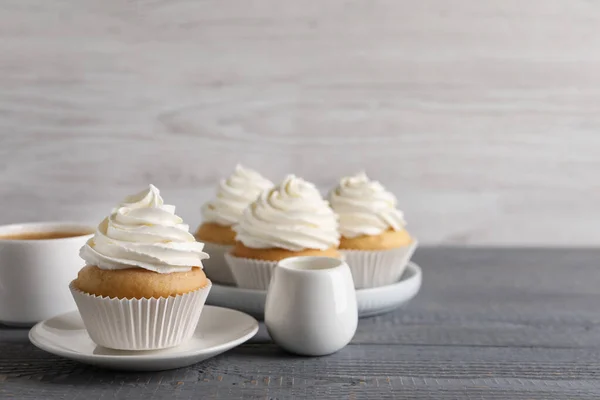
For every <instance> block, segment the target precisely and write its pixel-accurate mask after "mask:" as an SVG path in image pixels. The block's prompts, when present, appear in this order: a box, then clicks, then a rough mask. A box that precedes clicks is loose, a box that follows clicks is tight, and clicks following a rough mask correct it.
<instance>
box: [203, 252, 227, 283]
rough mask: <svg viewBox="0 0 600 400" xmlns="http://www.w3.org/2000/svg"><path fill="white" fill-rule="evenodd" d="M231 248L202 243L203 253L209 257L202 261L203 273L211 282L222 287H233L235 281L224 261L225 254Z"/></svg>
mask: <svg viewBox="0 0 600 400" xmlns="http://www.w3.org/2000/svg"><path fill="white" fill-rule="evenodd" d="M232 248H233V246H230V245H222V244H214V243H208V242H204V251H205V252H206V253H208V255H209V256H210V258H209V259H207V260H203V261H202V266H203V267H204V273H205V274H206V276H207V277H208V278H209V279H210V280H211V281H213V282H215V283H219V284H223V285H235V279H234V278H233V273H232V272H231V268H229V264H227V261H225V253H227V252H228V251H230V250H231V249H232Z"/></svg>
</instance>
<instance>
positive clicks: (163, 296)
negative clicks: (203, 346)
mask: <svg viewBox="0 0 600 400" xmlns="http://www.w3.org/2000/svg"><path fill="white" fill-rule="evenodd" d="M188 229H189V227H188V225H186V224H184V223H183V220H182V219H181V218H180V217H178V216H177V215H175V207H174V206H171V205H167V204H164V202H163V199H162V198H161V197H160V192H159V190H158V189H157V188H156V187H154V186H152V185H150V187H149V188H148V189H147V190H145V191H143V192H140V193H138V194H135V195H133V196H129V197H127V198H125V200H123V202H121V204H119V205H118V206H117V207H116V208H115V209H113V211H112V212H111V214H110V216H109V217H107V218H105V219H104V220H103V221H102V222H101V223H100V225H98V228H97V229H96V232H95V234H94V236H93V237H92V238H91V239H90V240H89V241H88V242H87V243H86V244H85V245H84V246H83V247H82V248H81V250H80V256H81V258H83V259H84V260H85V262H86V265H85V267H83V269H81V271H79V274H78V276H77V279H75V280H74V281H73V282H71V285H70V289H71V293H72V294H73V297H74V299H75V302H76V303H77V308H78V309H79V313H80V314H81V318H82V319H83V323H84V324H85V327H86V329H87V331H88V334H89V335H90V337H91V339H92V340H93V341H94V342H95V343H96V344H98V345H100V346H103V347H107V348H112V349H119V350H156V349H163V348H167V347H174V346H177V345H178V344H180V343H182V342H184V341H185V340H187V339H189V338H190V337H191V336H192V335H193V333H194V331H195V329H196V325H197V324H198V320H199V318H200V313H201V312H202V307H203V306H204V302H205V300H206V297H207V296H208V292H209V290H210V287H211V282H210V280H208V279H207V278H206V275H205V274H204V271H203V270H202V260H204V259H207V258H208V254H206V253H205V252H204V251H203V247H204V244H203V243H199V242H196V240H195V239H194V236H193V235H192V234H190V233H189V231H188Z"/></svg>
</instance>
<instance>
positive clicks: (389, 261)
mask: <svg viewBox="0 0 600 400" xmlns="http://www.w3.org/2000/svg"><path fill="white" fill-rule="evenodd" d="M417 245H418V243H417V241H416V240H413V242H412V243H411V244H409V245H408V246H404V247H400V248H397V249H391V250H374V251H367V250H340V252H341V253H342V254H343V255H344V257H345V258H346V263H348V266H349V267H350V271H351V272H352V279H354V287H355V288H356V289H367V288H373V287H379V286H385V285H391V284H392V283H396V282H398V281H399V280H400V278H401V277H402V274H403V273H404V271H405V270H406V266H407V265H408V262H409V261H410V258H411V257H412V255H413V253H414V252H415V250H416V248H417Z"/></svg>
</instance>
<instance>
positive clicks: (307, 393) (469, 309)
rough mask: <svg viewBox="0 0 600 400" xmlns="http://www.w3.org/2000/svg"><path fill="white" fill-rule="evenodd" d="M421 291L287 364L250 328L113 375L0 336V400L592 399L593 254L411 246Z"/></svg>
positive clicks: (595, 341) (599, 317)
mask: <svg viewBox="0 0 600 400" xmlns="http://www.w3.org/2000/svg"><path fill="white" fill-rule="evenodd" d="M415 259H416V261H417V262H418V263H419V264H420V265H421V266H422V268H423V289H422V291H421V292H420V293H419V295H418V296H417V297H416V298H415V299H414V300H413V301H412V302H411V303H410V304H409V305H408V306H407V307H406V308H404V309H402V310H397V311H395V312H393V313H390V314H387V315H384V316H379V317H374V318H368V319H363V320H361V321H360V323H359V328H358V332H357V335H356V336H355V338H354V340H353V342H352V344H351V345H349V346H348V347H346V348H345V349H343V350H342V351H340V352H339V353H337V354H334V355H332V356H328V357H322V358H310V357H296V356H291V355H288V354H286V353H284V352H282V351H281V350H279V349H278V347H277V346H276V345H274V344H272V343H271V342H270V340H269V338H268V336H267V334H266V332H265V331H264V327H262V329H261V332H260V333H259V334H258V335H257V337H255V338H254V339H253V340H252V341H251V342H250V343H249V344H246V345H243V346H240V347H238V348H236V349H234V350H232V351H229V352H227V353H225V354H223V355H220V356H218V357H215V358H213V359H210V360H208V361H206V362H204V363H200V364H197V365H194V366H192V367H189V368H184V369H179V370H174V371H167V372H160V373H123V372H113V371H105V370H101V369H96V368H91V367H87V366H84V365H81V364H78V363H76V362H72V361H68V360H63V359H60V358H58V357H55V356H52V355H50V354H47V353H45V352H43V351H41V350H37V349H36V348H35V347H33V346H32V345H31V344H29V343H28V342H27V340H26V331H24V330H19V329H7V328H4V329H0V398H2V399H4V398H7V399H8V398H15V399H34V398H45V399H51V400H54V399H86V400H95V399H133V400H136V399H145V400H156V399H172V398H174V399H198V398H203V399H204V398H207V399H211V398H215V399H216V398H219V399H220V398H224V399H240V398H251V399H292V398H319V399H342V398H348V399H360V398H372V399H379V398H381V399H385V398H390V399H392V398H394V399H429V398H435V399H572V398H573V399H574V398H580V399H597V398H599V397H600V378H599V377H600V313H599V312H598V309H597V305H598V304H600V292H599V291H598V290H597V288H598V287H599V285H600V274H598V273H597V270H598V260H599V259H600V251H598V250H592V249H578V250H575V249H515V248H504V249H486V248H480V249H475V248H463V249H460V248H425V249H421V250H419V251H418V252H417V254H416V256H415Z"/></svg>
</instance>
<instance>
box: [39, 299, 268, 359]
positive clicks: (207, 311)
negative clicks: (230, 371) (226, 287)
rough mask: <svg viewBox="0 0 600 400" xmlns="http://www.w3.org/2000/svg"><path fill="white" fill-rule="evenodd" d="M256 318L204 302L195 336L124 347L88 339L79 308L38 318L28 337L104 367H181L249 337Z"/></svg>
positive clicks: (48, 348) (61, 353) (64, 354)
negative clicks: (165, 344) (144, 347)
mask: <svg viewBox="0 0 600 400" xmlns="http://www.w3.org/2000/svg"><path fill="white" fill-rule="evenodd" d="M257 331H258V322H257V321H256V320H255V319H254V318H252V317H251V316H249V315H247V314H244V313H241V312H239V311H235V310H229V309H227V308H221V307H211V306H206V307H204V310H203V311H202V317H201V318H200V322H199V323H198V326H197V327H196V331H195V332H194V336H192V338H191V339H190V340H188V341H187V342H185V343H183V344H182V345H180V346H177V347H172V348H169V349H164V350H149V351H124V350H110V349H106V348H104V347H100V346H97V345H96V344H95V343H94V342H93V341H92V339H90V337H89V335H88V334H87V331H86V330H85V326H84V324H83V321H82V319H81V316H80V315H79V312H77V311H73V312H70V313H67V314H63V315H60V316H57V317H54V318H51V319H49V320H47V321H43V322H40V323H39V324H37V325H36V326H34V327H33V328H32V329H31V331H29V340H31V342H32V343H33V344H34V345H35V346H37V347H39V348H40V349H42V350H45V351H47V352H49V353H52V354H56V355H58V356H61V357H65V358H69V359H71V360H76V361H79V362H82V363H86V364H91V365H96V366H98V367H103V368H111V369H119V370H130V371H161V370H166V369H173V368H181V367H186V366H188V365H192V364H195V363H197V362H200V361H203V360H206V359H208V358H210V357H214V356H216V355H217V354H220V353H223V352H225V351H227V350H229V349H232V348H233V347H235V346H238V345H240V344H242V343H244V342H245V341H247V340H249V339H250V338H252V337H253V336H254V335H255V334H256V332H257Z"/></svg>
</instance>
